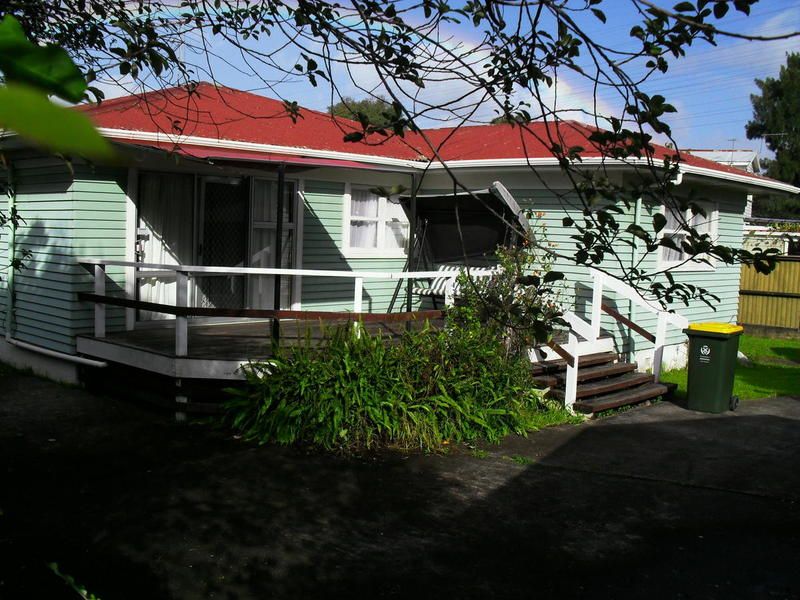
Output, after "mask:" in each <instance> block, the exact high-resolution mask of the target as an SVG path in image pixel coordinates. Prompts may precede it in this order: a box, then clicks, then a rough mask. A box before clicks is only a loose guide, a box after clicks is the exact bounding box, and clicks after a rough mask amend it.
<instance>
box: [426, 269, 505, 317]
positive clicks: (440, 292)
mask: <svg viewBox="0 0 800 600" xmlns="http://www.w3.org/2000/svg"><path fill="white" fill-rule="evenodd" d="M436 270H437V271H439V272H440V273H450V274H458V273H459V272H460V271H463V270H466V267H465V266H464V265H439V266H438V267H437V268H436ZM496 271H497V269H495V268H477V267H470V269H469V273H470V275H471V276H488V275H492V274H494V273H495V272H496ZM451 279H452V277H444V276H443V277H434V278H432V279H428V280H424V279H423V280H417V283H418V284H419V283H423V282H427V283H428V285H427V286H421V285H417V286H415V287H414V288H413V292H414V294H416V295H418V296H428V297H430V298H431V299H432V300H433V306H434V308H435V307H436V301H437V300H438V299H440V298H443V299H444V298H446V296H447V286H448V285H449V283H450V281H451ZM458 296H459V289H458V283H455V285H454V286H453V297H454V298H457V297H458Z"/></svg>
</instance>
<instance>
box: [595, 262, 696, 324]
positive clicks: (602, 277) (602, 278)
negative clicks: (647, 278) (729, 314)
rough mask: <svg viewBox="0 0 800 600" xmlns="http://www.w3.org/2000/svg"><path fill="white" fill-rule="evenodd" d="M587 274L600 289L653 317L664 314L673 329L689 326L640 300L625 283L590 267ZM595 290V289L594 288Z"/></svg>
mask: <svg viewBox="0 0 800 600" xmlns="http://www.w3.org/2000/svg"><path fill="white" fill-rule="evenodd" d="M589 273H590V274H591V275H592V278H593V279H594V280H595V282H598V281H599V282H601V288H600V289H602V288H604V287H605V288H608V289H610V290H611V291H613V292H616V293H618V294H619V295H620V296H622V297H623V298H625V299H626V300H630V301H631V302H634V303H636V304H637V305H639V306H641V307H642V308H644V309H645V310H647V311H649V312H651V313H653V314H654V315H658V314H661V313H664V314H665V315H667V316H666V319H667V321H668V322H671V323H672V324H673V325H675V327H679V328H681V329H685V328H686V327H688V326H689V320H688V319H687V318H686V317H684V316H681V315H679V314H676V313H671V312H668V311H665V310H664V309H663V308H661V307H660V306H657V305H655V304H653V303H651V302H650V301H648V300H646V299H645V298H642V295H641V294H640V293H639V292H638V291H637V290H636V289H635V288H633V287H631V286H629V285H628V284H627V283H625V282H624V281H622V280H621V279H617V278H616V277H611V276H608V275H606V274H605V273H603V272H602V271H598V270H597V269H594V268H592V267H589ZM595 289H596V288H595Z"/></svg>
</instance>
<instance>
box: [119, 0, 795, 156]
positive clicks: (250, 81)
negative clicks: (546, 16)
mask: <svg viewBox="0 0 800 600" xmlns="http://www.w3.org/2000/svg"><path fill="white" fill-rule="evenodd" d="M660 4H662V5H664V6H671V5H672V4H674V2H666V3H664V2H661V3H660ZM601 8H603V10H604V11H605V13H606V16H607V23H606V24H605V25H603V24H602V23H601V22H600V21H599V20H597V19H595V18H593V17H592V16H591V15H589V14H586V16H585V17H583V18H582V20H581V21H580V23H581V25H582V26H584V27H585V28H586V31H587V32H588V33H589V35H591V36H592V37H593V38H594V39H597V40H602V41H603V42H606V43H608V44H613V45H614V46H615V47H619V46H625V45H627V44H628V43H629V40H630V37H629V31H630V28H631V26H632V25H634V24H636V19H635V15H634V14H632V10H631V4H630V3H629V2H628V1H627V0H605V2H603V3H602V5H601ZM719 26H720V27H724V28H726V29H728V30H731V31H734V32H739V33H746V34H752V35H763V36H769V35H775V34H780V33H786V32H788V31H798V30H800V0H761V1H760V2H759V3H758V4H756V5H755V6H754V8H753V11H752V14H751V15H750V16H749V17H748V16H745V15H743V14H741V13H738V12H734V11H733V10H731V11H730V13H729V15H728V16H727V17H726V19H725V20H723V21H722V22H721V23H720V25H719ZM447 33H448V35H450V36H451V40H450V41H449V44H451V45H452V47H460V48H469V47H471V46H472V45H474V44H475V42H476V40H475V39H473V38H474V36H475V35H476V32H475V30H474V29H472V28H471V27H470V26H467V25H460V26H459V25H453V26H450V27H449V30H448V32H447ZM259 44H262V45H263V44H266V46H262V47H266V48H267V49H270V44H272V50H273V51H274V53H273V58H275V59H276V60H278V61H280V62H281V63H282V64H286V65H291V64H293V63H294V62H297V59H298V51H297V50H296V49H292V48H289V49H282V50H277V49H275V47H276V46H277V45H278V44H280V38H279V36H272V38H271V39H270V40H269V41H266V42H265V41H263V40H262V41H260V42H259ZM789 51H800V38H791V39H788V40H779V41H769V42H755V41H753V42H751V41H746V40H741V39H733V38H720V39H719V44H718V46H716V47H715V46H711V45H709V44H705V43H698V44H696V45H694V46H692V47H691V48H689V49H688V51H687V56H686V57H683V58H681V59H678V60H674V61H672V62H671V66H670V69H669V71H668V72H667V73H666V74H658V75H657V76H653V77H652V78H651V79H650V80H649V81H648V82H646V83H645V84H644V85H643V86H642V88H643V89H644V91H646V92H647V93H649V94H651V95H653V94H661V95H663V96H665V97H666V99H667V101H668V102H670V103H671V104H673V105H674V106H675V107H676V108H677V109H678V113H677V114H674V115H672V116H671V117H670V118H669V119H668V122H669V123H670V125H671V127H672V131H673V137H674V138H675V140H676V141H677V143H678V147H679V148H720V149H728V148H737V149H742V148H748V149H753V150H756V151H759V152H760V153H761V154H762V155H766V154H767V152H766V149H765V147H764V145H763V142H761V141H760V140H748V139H747V138H746V135H745V124H746V123H747V121H748V119H749V118H750V117H751V116H752V108H751V103H750V95H751V94H753V93H756V92H757V91H758V88H757V87H756V84H755V79H756V78H760V79H763V78H765V77H776V76H777V75H778V74H779V70H780V67H781V65H783V64H785V57H786V53H787V52H789ZM214 52H215V53H216V54H217V55H218V58H217V59H215V60H213V61H212V62H213V64H214V78H215V79H216V81H217V82H218V83H221V84H224V85H229V86H231V87H236V88H239V89H244V90H250V91H254V92H255V93H260V94H263V95H267V96H272V97H276V96H281V97H283V98H286V99H291V100H297V101H298V102H299V103H300V104H301V105H302V106H305V107H307V108H314V109H319V110H326V109H327V107H328V106H329V105H330V103H331V90H330V88H329V87H328V86H326V85H325V84H324V83H323V84H322V85H320V86H319V87H317V88H313V87H311V86H310V85H308V83H307V82H306V81H304V80H298V79H291V78H290V79H288V80H283V81H281V82H280V85H277V81H275V83H276V85H275V86H272V87H271V88H270V86H265V85H264V83H263V82H262V81H260V80H258V79H256V78H254V77H253V76H252V75H248V74H247V73H243V72H241V71H240V70H239V69H238V68H236V67H235V65H236V64H237V61H238V59H239V57H238V55H237V54H236V53H234V52H231V51H230V50H229V49H227V48H224V47H221V46H219V47H216V48H214ZM478 58H485V57H478ZM479 62H482V61H479ZM351 74H352V79H354V80H355V82H357V83H358V85H356V84H354V83H352V82H351V77H350V76H348V74H347V73H345V71H344V70H343V69H338V70H337V71H335V72H334V80H335V81H336V82H337V84H338V85H339V92H340V93H341V94H343V95H350V96H354V97H363V95H364V92H363V91H362V90H360V89H359V87H361V88H365V89H374V90H375V91H377V92H380V81H379V80H378V78H377V77H376V75H375V73H374V71H373V70H372V69H371V68H370V67H367V66H358V67H354V68H353V69H352V73H351ZM200 78H207V77H200ZM265 78H266V79H268V80H269V81H273V80H274V75H273V79H270V76H269V75H266V77H265ZM462 87H463V86H462ZM462 87H460V85H459V83H458V82H453V81H440V82H436V81H429V82H428V83H427V85H426V87H425V89H424V90H422V91H421V92H420V97H421V98H422V99H424V100H426V101H429V102H450V100H451V99H452V98H456V97H458V96H459V95H460V94H461V93H462V92H463V91H465V90H464V89H462ZM106 91H107V93H108V95H109V96H115V95H119V94H120V91H119V90H117V89H113V88H106ZM409 91H411V90H409ZM473 98H474V96H473ZM518 99H521V100H524V99H525V97H524V94H521V95H519V96H518ZM549 100H550V101H551V102H557V105H558V107H559V108H560V109H565V108H573V107H580V108H590V107H591V106H592V101H593V92H592V87H591V85H590V84H589V82H587V81H585V80H581V78H580V77H579V76H577V75H575V74H572V73H569V72H566V73H565V72H562V73H559V77H558V81H557V84H556V85H555V87H554V89H553V90H551V92H550V96H549ZM598 102H599V106H600V109H601V112H606V113H611V114H615V113H616V106H617V102H616V101H615V97H614V94H613V92H601V93H600V94H599V96H598ZM453 106H455V105H453ZM496 114H497V112H496V109H495V108H494V107H493V106H491V105H490V104H488V103H487V104H484V105H481V106H480V107H479V109H478V110H477V112H475V113H474V114H472V115H471V122H487V121H489V120H490V119H491V118H492V117H494V116H496ZM451 116H452V115H449V114H445V113H439V114H431V115H430V116H429V117H430V118H427V119H422V120H421V121H420V123H419V124H420V125H421V126H424V127H431V126H443V125H451V124H455V123H452V122H446V121H443V120H442V119H444V118H445V117H451ZM571 116H572V117H573V118H578V119H579V120H587V121H588V118H587V117H585V116H581V115H579V114H576V115H571Z"/></svg>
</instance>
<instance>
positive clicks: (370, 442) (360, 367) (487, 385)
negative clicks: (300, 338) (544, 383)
mask: <svg viewBox="0 0 800 600" xmlns="http://www.w3.org/2000/svg"><path fill="white" fill-rule="evenodd" d="M387 342H389V340H387V339H386V338H385V337H383V336H381V335H378V334H369V333H367V332H365V331H363V330H361V331H359V330H357V329H355V328H354V327H353V326H346V327H339V328H335V329H330V330H328V331H326V332H325V335H324V337H323V341H322V344H321V345H319V346H316V347H314V346H312V344H311V343H310V342H309V341H307V342H306V343H304V344H301V345H300V346H295V347H290V348H283V349H280V350H278V351H277V353H276V356H275V358H274V359H272V360H270V361H268V362H264V363H254V364H250V365H248V366H247V367H245V368H244V372H245V374H246V376H247V385H246V386H245V387H244V388H243V389H239V390H231V393H232V394H233V398H232V399H231V400H230V401H229V402H228V403H227V409H228V412H227V415H226V420H227V422H228V423H229V424H230V425H232V426H233V428H234V429H236V430H238V431H239V432H240V433H241V434H242V435H243V437H244V438H245V439H248V440H254V441H257V442H260V443H265V442H278V443H282V444H292V443H296V442H300V443H307V444H312V445H315V446H319V447H322V448H325V449H338V450H342V451H353V450H358V449H369V448H376V447H380V446H394V447H399V448H405V449H411V448H418V449H423V450H435V449H437V448H439V447H440V446H441V445H442V444H443V443H446V442H453V443H457V442H463V441H471V440H475V439H478V438H481V439H485V440H488V441H491V442H496V441H498V440H499V439H500V438H502V437H503V436H505V435H507V434H509V433H511V432H515V433H519V434H524V433H525V432H526V431H528V430H530V429H533V428H536V427H537V426H539V425H543V424H551V423H552V422H554V421H555V422H558V421H559V420H560V418H568V417H567V416H566V413H564V412H563V411H561V410H560V409H557V408H554V407H548V406H547V405H546V401H544V400H543V399H542V395H541V392H539V391H538V390H536V388H535V384H534V383H533V381H532V377H531V374H530V363H529V362H528V361H527V359H526V358H525V357H524V356H522V355H515V354H511V355H510V354H509V353H508V351H507V348H506V347H505V345H504V343H503V340H502V339H501V338H499V337H498V336H497V335H496V332H495V331H494V330H492V329H491V328H486V327H483V326H482V325H481V323H480V322H479V321H478V320H462V321H461V322H460V323H459V324H458V325H457V326H455V325H450V326H447V327H445V328H444V329H434V328H431V327H429V326H425V327H423V328H422V329H420V330H416V331H409V332H406V333H405V334H404V335H403V336H402V337H401V338H400V339H399V340H394V341H392V342H391V343H387ZM544 415H546V418H542V417H543V416H544ZM554 416H555V418H554Z"/></svg>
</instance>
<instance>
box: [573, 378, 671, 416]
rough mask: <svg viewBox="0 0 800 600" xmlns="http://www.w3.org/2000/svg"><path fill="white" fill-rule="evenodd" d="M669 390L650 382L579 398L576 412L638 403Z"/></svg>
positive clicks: (662, 394)
mask: <svg viewBox="0 0 800 600" xmlns="http://www.w3.org/2000/svg"><path fill="white" fill-rule="evenodd" d="M668 392H669V388H668V387H667V386H666V385H663V384H660V383H650V384H647V385H642V386H639V387H637V388H632V389H628V390H623V391H621V392H617V393H616V394H608V395H606V396H597V397H595V398H585V399H582V400H578V401H576V402H575V404H574V405H573V408H574V409H575V411H576V412H579V413H583V414H593V413H597V412H600V411H603V410H609V409H611V408H619V407H620V406H626V405H629V404H638V403H639V402H644V401H645V400H651V399H653V398H657V397H658V396H664V395H666V394H667V393H668Z"/></svg>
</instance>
